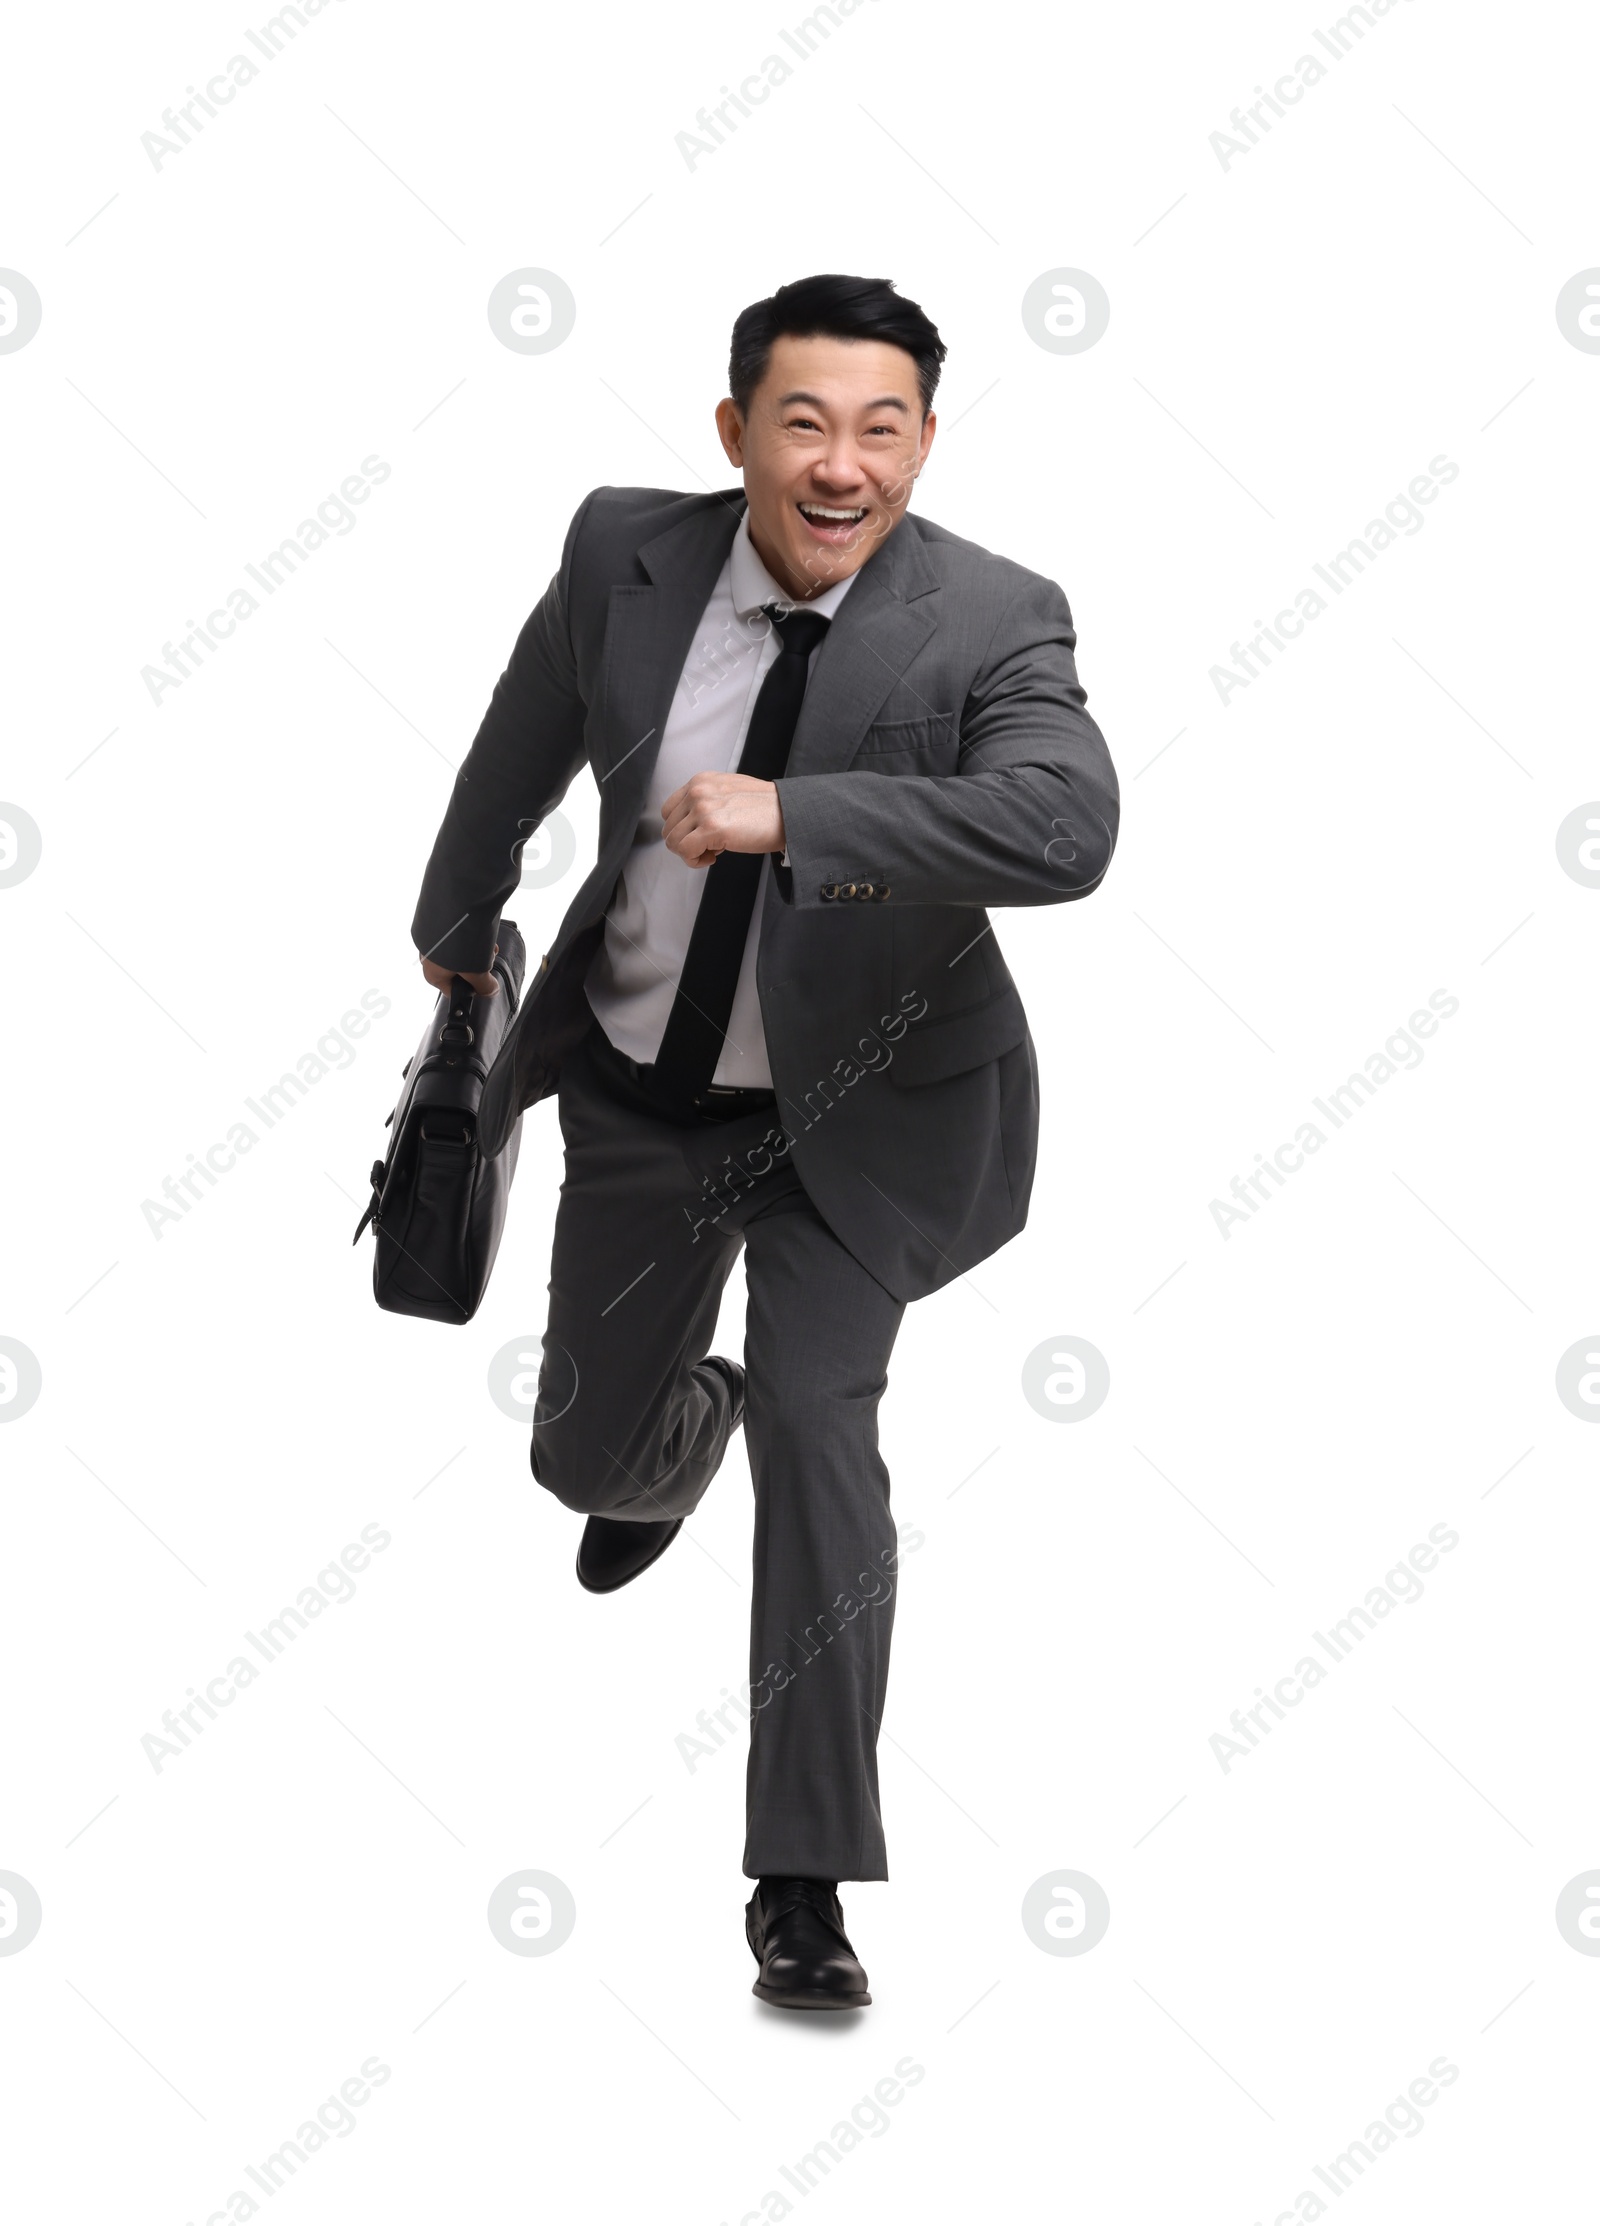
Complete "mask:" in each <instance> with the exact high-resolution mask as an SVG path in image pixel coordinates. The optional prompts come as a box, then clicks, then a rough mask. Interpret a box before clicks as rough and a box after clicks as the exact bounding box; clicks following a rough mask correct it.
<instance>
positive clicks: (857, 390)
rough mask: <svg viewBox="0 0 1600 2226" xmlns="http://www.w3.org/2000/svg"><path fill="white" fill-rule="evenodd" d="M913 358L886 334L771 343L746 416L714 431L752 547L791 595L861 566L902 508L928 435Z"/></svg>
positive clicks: (930, 421) (799, 597)
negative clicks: (731, 467)
mask: <svg viewBox="0 0 1600 2226" xmlns="http://www.w3.org/2000/svg"><path fill="white" fill-rule="evenodd" d="M934 424H935V419H934V416H933V413H932V412H931V411H930V412H929V413H928V415H927V416H926V417H924V415H923V411H922V397H921V395H920V393H919V391H918V388H917V367H916V364H915V363H914V362H913V360H912V358H911V357H910V356H909V355H908V354H907V353H906V351H905V349H904V348H896V347H893V346H891V345H890V344H889V343H888V342H887V341H882V340H836V339H833V338H831V337H827V336H818V337H814V338H811V339H795V338H794V337H792V336H791V335H788V334H786V335H784V337H783V338H782V339H779V340H776V341H774V343H773V347H772V358H771V361H770V362H769V363H768V365H767V373H766V377H765V378H764V379H763V380H762V381H761V384H760V386H759V387H757V389H756V391H755V393H754V394H752V395H751V397H750V408H749V411H748V413H747V415H745V416H743V417H741V416H740V414H739V412H738V410H737V409H736V408H735V407H734V404H733V403H732V402H731V401H723V402H719V403H718V405H717V431H718V432H719V433H720V435H721V436H722V445H723V447H724V449H725V450H726V451H727V454H728V460H729V462H730V463H733V464H736V465H738V466H739V467H740V469H741V470H742V471H743V473H744V489H745V495H746V497H747V498H748V501H749V504H750V538H751V540H752V541H753V542H754V544H755V549H756V554H757V555H758V556H759V557H760V558H761V561H762V562H763V563H764V564H765V566H766V567H767V570H768V571H769V572H770V573H771V574H772V576H773V578H774V579H775V580H776V581H777V582H778V584H779V586H780V587H782V588H783V589H785V591H786V592H787V593H788V594H790V595H792V596H793V597H794V598H795V599H796V601H797V602H804V601H806V600H807V599H808V598H809V597H811V596H813V595H817V594H820V593H821V592H822V590H823V589H824V588H827V587H831V586H833V584H834V583H835V581H837V580H843V579H847V578H848V577H849V575H850V574H851V573H852V572H859V571H860V569H861V567H862V566H863V565H864V564H865V563H866V562H867V559H868V558H869V557H870V556H872V555H873V554H874V552H875V551H876V550H877V549H879V548H880V547H881V546H882V544H883V542H884V540H885V538H886V537H887V536H888V535H889V534H891V533H892V532H893V531H894V529H895V527H896V526H897V525H898V524H899V523H900V520H901V519H902V517H904V515H905V510H906V505H907V503H908V502H909V501H910V499H911V489H912V485H913V483H914V482H915V480H916V477H917V474H918V473H919V472H920V471H921V469H922V466H923V463H924V461H925V460H926V458H927V454H928V450H929V448H930V446H931V445H932V442H933V433H934Z"/></svg>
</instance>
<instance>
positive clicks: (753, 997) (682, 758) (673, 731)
mask: <svg viewBox="0 0 1600 2226" xmlns="http://www.w3.org/2000/svg"><path fill="white" fill-rule="evenodd" d="M855 578H856V575H855V573H853V572H852V573H851V574H850V576H849V578H848V579H843V580H839V581H837V582H836V583H835V585H834V586H832V587H830V588H828V589H826V590H825V591H824V592H823V593H822V594H821V595H814V596H812V597H811V599H810V601H809V602H807V603H805V604H803V605H800V606H799V608H802V609H804V610H808V611H820V612H821V614H822V615H823V617H824V618H832V617H833V615H834V613H835V612H836V611H837V610H838V608H839V605H840V604H841V603H842V602H843V601H844V599H845V597H846V595H847V594H848V593H849V592H850V588H851V586H852V585H853V583H854V581H855ZM793 600H794V599H793V597H792V596H789V595H786V594H785V593H784V591H783V589H782V588H780V587H779V585H778V583H777V581H776V580H774V579H773V577H772V575H771V573H770V572H769V571H768V570H767V568H766V566H765V565H764V564H763V563H762V561H761V559H760V557H758V556H757V554H756V552H755V549H754V546H753V545H752V543H751V540H750V514H749V512H748V511H746V513H745V515H744V516H743V517H742V518H741V519H740V521H739V530H738V532H737V533H736V534H735V535H734V537H733V546H732V548H731V549H730V550H729V552H728V561H727V563H726V564H725V565H724V566H723V567H722V573H721V576H720V578H719V579H718V581H717V584H716V586H715V587H714V588H713V589H712V591H711V600H710V601H709V602H708V603H707V605H706V607H705V611H704V613H703V615H702V617H701V620H700V627H699V631H698V632H697V633H696V635H695V638H694V645H693V647H692V648H691V649H690V651H689V655H688V658H687V660H686V661H685V664H684V668H683V672H682V674H681V676H680V678H679V681H678V685H677V688H676V689H675V690H674V692H673V697H672V708H671V710H670V711H669V712H668V714H667V724H666V728H665V731H664V732H663V734H662V737H661V748H660V750H659V751H658V752H657V755H656V762H655V769H654V771H653V773H652V774H651V777H650V787H649V790H648V792H647V793H646V796H645V800H644V810H643V813H642V814H641V816H640V820H639V824H638V826H637V828H636V829H635V830H634V837H633V847H632V849H631V850H630V851H629V853H628V860H627V864H626V865H625V866H624V867H623V870H622V872H621V874H620V875H619V876H618V878H617V885H616V888H615V889H614V891H613V892H612V897H611V904H610V908H609V910H608V911H607V913H606V922H605V939H604V941H603V942H602V943H601V945H600V948H599V949H598V950H597V951H596V952H595V955H594V959H593V961H592V962H591V964H590V967H589V972H588V975H587V977H586V978H585V982H584V989H585V993H586V995H587V997H588V999H589V1003H590V1006H591V1007H592V1009H593V1011H594V1013H595V1016H596V1018H597V1019H598V1020H599V1022H600V1025H601V1027H602V1028H603V1029H604V1030H605V1032H606V1034H607V1035H608V1036H609V1037H610V1039H611V1041H612V1042H613V1043H614V1044H615V1045H616V1047H617V1049H618V1050H619V1051H625V1052H626V1053H627V1054H628V1056H629V1057H630V1058H632V1059H637V1060H638V1061H639V1062H640V1064H641V1065H649V1064H650V1063H652V1062H653V1061H654V1059H655V1056H656V1053H657V1052H658V1051H659V1050H660V1048H661V1039H662V1037H663V1036H664V1035H665V1033H666V1028H667V1017H668V1015H669V1014H670V1012H671V1011H672V1004H673V999H674V998H675V996H676V995H677V989H678V977H679V976H680V975H681V974H682V972H683V963H684V960H685V958H686V957H687V956H688V952H689V937H690V935H691V934H692V932H693V930H694V922H695V914H696V913H697V912H698V911H699V909H700V899H701V897H702V896H703V895H704V893H705V886H706V875H707V874H708V873H709V871H710V870H711V869H710V868H709V867H708V866H688V865H685V864H684V862H683V860H682V859H681V858H678V857H675V856H674V855H673V853H672V852H671V851H670V850H669V849H668V848H667V846H666V842H665V840H664V839H663V836H662V831H661V807H662V805H663V804H664V803H665V802H666V800H667V798H668V797H669V796H670V795H671V794H672V792H673V790H674V789H675V788H681V787H682V786H683V783H684V782H685V781H687V780H689V779H691V778H692V776H693V775H694V774H696V773H735V772H737V771H738V769H739V758H740V754H741V752H742V751H743V749H744V740H745V734H746V731H747V730H748V728H749V725H750V718H751V714H752V713H753V711H754V710H755V705H756V697H757V696H758V695H759V694H760V692H761V683H762V681H763V680H764V679H765V678H766V676H767V672H768V670H769V668H770V667H771V666H772V665H774V664H775V663H776V662H777V659H778V653H779V640H778V631H777V628H776V627H775V626H773V625H771V624H770V623H769V622H768V621H767V620H766V619H765V618H764V617H763V616H762V612H761V606H762V605H763V603H778V604H781V605H783V606H784V607H786V608H787V607H788V606H789V605H790V604H792V603H793ZM771 870H772V861H771V859H770V858H764V859H763V860H762V862H761V878H760V880H759V881H758V883H757V884H756V903H755V911H754V912H753V914H752V915H751V919H750V932H749V935H748V936H747V938H746V940H745V946H744V960H743V963H742V964H741V966H740V968H739V984H738V987H737V989H736V990H735V991H734V997H733V1012H732V1015H731V1016H730V1018H729V1021H728V1034H727V1040H726V1042H725V1043H724V1044H723V1047H722V1054H721V1057H720V1058H719V1059H718V1061H717V1067H716V1072H715V1074H714V1075H713V1076H712V1080H713V1082H718V1083H723V1084H728V1085H732V1086H733V1087H734V1088H737V1089H746V1090H767V1089H770V1088H771V1087H772V1072H771V1069H770V1068H769V1067H768V1065H767V1043H766V1037H765V1035H764V1034H763V1033H762V1027H761V1005H760V1000H759V998H758V997H757V994H756V945H757V943H758V941H759V940H760V935H761V906H762V902H763V899H764V897H765V895H766V888H767V881H768V877H769V876H770V874H771Z"/></svg>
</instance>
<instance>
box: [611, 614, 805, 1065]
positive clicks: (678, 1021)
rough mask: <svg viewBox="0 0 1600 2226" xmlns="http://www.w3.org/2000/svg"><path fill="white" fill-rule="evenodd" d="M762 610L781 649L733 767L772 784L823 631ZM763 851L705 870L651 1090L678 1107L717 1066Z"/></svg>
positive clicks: (727, 858)
mask: <svg viewBox="0 0 1600 2226" xmlns="http://www.w3.org/2000/svg"><path fill="white" fill-rule="evenodd" d="M764 608H765V610H766V615H767V616H768V618H770V619H771V621H772V623H773V625H774V626H775V627H776V628H777V630H778V639H779V650H778V656H777V661H776V662H775V663H774V664H773V666H772V668H771V670H770V671H769V672H768V674H767V677H766V678H765V680H763V681H762V683H761V693H760V694H759V695H758V696H757V698H756V707H755V710H754V711H753V712H752V713H751V715H750V726H749V730H748V732H747V733H746V735H745V741H744V749H743V751H742V752H741V754H740V758H739V766H738V770H739V771H740V772H741V773H747V774H749V775H750V776H751V778H752V779H754V780H758V781H775V780H777V779H779V777H780V776H781V775H782V773H783V770H784V768H785V766H786V765H787V764H788V762H789V745H790V743H791V742H792V741H793V740H794V730H795V722H796V721H797V720H798V719H799V716H800V705H801V702H802V700H803V699H804V696H805V692H806V664H807V660H808V659H809V657H810V655H811V652H812V650H813V649H815V648H816V646H817V644H818V642H820V641H821V639H822V637H823V635H824V634H825V633H826V632H827V631H828V621H827V619H825V618H824V617H822V616H821V614H820V613H819V612H817V611H782V610H779V609H777V608H776V607H775V606H774V605H772V604H767V605H765V606H764ZM764 855H765V854H764V853H763V852H759V851H746V850H724V851H723V852H721V854H720V855H719V856H718V857H716V858H713V859H712V861H711V864H710V865H709V866H707V867H706V868H705V869H704V870H705V876H706V885H705V888H704V889H703V890H702V891H701V895H700V909H699V911H698V912H697V913H696V914H695V920H694V932H693V933H692V934H691V936H690V937H689V950H688V955H687V957H686V958H685V959H684V962H683V972H682V973H681V974H680V975H679V977H678V994H677V996H676V997H675V998H674V1000H673V1005H672V1011H671V1012H670V1013H669V1014H668V1016H667V1026H666V1033H665V1034H664V1035H663V1036H662V1039H661V1049H660V1050H659V1051H658V1052H657V1053H656V1057H655V1068H654V1077H653V1079H654V1082H655V1085H656V1088H657V1089H658V1090H659V1091H661V1092H662V1093H663V1094H664V1095H665V1096H667V1097H669V1098H671V1099H673V1100H675V1101H676V1102H678V1103H680V1104H685V1103H687V1102H689V1101H690V1100H692V1099H694V1098H697V1097H698V1096H699V1095H700V1094H701V1092H702V1091H703V1090H705V1089H706V1087H707V1086H708V1084H709V1083H710V1081H711V1077H712V1076H713V1075H714V1074H715V1073H716V1071H717V1061H718V1059H719V1058H720V1057H721V1056H722V1046H723V1042H724V1040H725V1039H726V1037H727V1033H728V1021H729V1019H730V1017H731V1016H732V1013H733V996H734V991H735V990H736V989H737V988H738V986H739V969H740V967H741V965H742V964H743V962H744V947H745V942H746V940H747V938H748V936H749V933H750V916H751V914H752V913H753V912H754V910H755V904H756V889H757V887H758V885H759V883H760V880H761V861H762V857H763V856H764Z"/></svg>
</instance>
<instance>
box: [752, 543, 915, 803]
mask: <svg viewBox="0 0 1600 2226" xmlns="http://www.w3.org/2000/svg"><path fill="white" fill-rule="evenodd" d="M938 584H939V583H938V579H937V576H936V575H935V573H934V570H933V567H932V566H931V565H930V564H929V562H928V559H927V555H926V552H925V551H924V549H923V546H922V536H921V533H920V531H919V529H918V525H917V521H916V520H915V518H902V519H901V521H900V523H899V525H898V526H897V527H896V528H895V530H894V531H893V533H891V534H890V536H889V538H888V540H887V541H885V543H884V544H883V547H882V548H881V549H879V551H878V552H877V554H876V556H873V557H870V558H869V559H868V560H867V562H866V564H864V565H863V566H862V569H861V576H860V578H859V579H858V580H857V581H856V582H855V584H854V586H853V587H852V588H851V590H850V592H849V594H848V595H847V596H846V597H845V599H844V601H843V602H842V603H841V604H840V606H839V610H838V613H837V615H836V617H835V618H834V620H833V622H832V624H831V625H830V626H829V628H828V638H827V640H826V641H825V642H824V643H823V644H822V646H821V648H820V649H818V651H817V653H816V655H815V657H814V658H813V660H812V665H811V679H810V684H809V685H808V687H807V689H806V696H805V702H804V703H803V704H802V706H801V709H800V719H799V723H798V724H797V726H796V727H795V730H794V741H793V743H792V745H791V746H790V750H789V768H788V769H789V771H790V772H791V773H795V774H799V773H837V772H841V771H842V770H843V769H844V767H845V766H847V765H848V764H849V762H850V760H851V759H852V758H853V757H854V756H855V754H856V751H857V750H858V749H859V747H860V745H861V738H862V736H863V735H864V734H865V733H866V731H867V728H868V727H869V726H870V725H871V723H872V720H873V717H874V715H875V714H876V712H877V709H878V706H879V705H880V704H881V703H882V702H883V699H884V697H885V696H886V695H887V694H888V693H889V690H890V689H891V688H892V687H893V686H894V684H895V682H896V681H897V680H898V679H899V677H900V675H901V674H902V673H903V672H904V671H905V669H906V667H907V666H908V665H909V664H910V662H911V660H912V658H913V657H915V656H916V654H917V652H918V650H919V649H921V647H922V645H923V643H924V642H925V641H926V640H927V639H928V636H929V635H930V634H931V633H932V632H933V631H934V628H935V627H936V626H937V625H938V619H937V618H936V616H935V615H934V614H935V609H936V606H935V605H934V604H933V603H932V602H930V601H924V600H922V599H923V598H924V597H928V596H931V595H932V593H933V591H934V590H935V589H936V588H937V587H938Z"/></svg>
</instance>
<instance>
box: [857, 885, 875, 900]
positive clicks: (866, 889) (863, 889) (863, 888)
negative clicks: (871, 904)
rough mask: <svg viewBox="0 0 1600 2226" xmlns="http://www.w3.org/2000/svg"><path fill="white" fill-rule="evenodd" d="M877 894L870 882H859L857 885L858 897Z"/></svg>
mask: <svg viewBox="0 0 1600 2226" xmlns="http://www.w3.org/2000/svg"><path fill="white" fill-rule="evenodd" d="M875 894H876V892H875V890H874V889H873V886H872V883H871V882H870V881H858V882H857V883H856V895H857V896H858V897H870V896H873V895H875Z"/></svg>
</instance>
